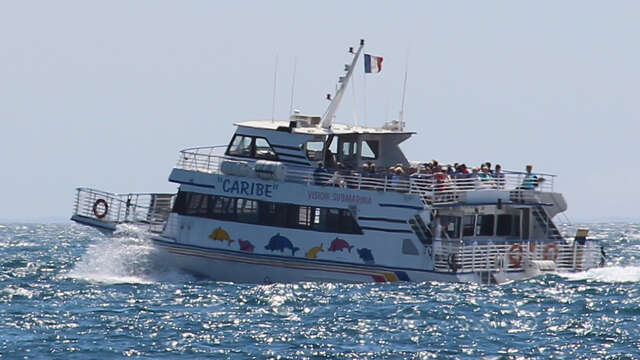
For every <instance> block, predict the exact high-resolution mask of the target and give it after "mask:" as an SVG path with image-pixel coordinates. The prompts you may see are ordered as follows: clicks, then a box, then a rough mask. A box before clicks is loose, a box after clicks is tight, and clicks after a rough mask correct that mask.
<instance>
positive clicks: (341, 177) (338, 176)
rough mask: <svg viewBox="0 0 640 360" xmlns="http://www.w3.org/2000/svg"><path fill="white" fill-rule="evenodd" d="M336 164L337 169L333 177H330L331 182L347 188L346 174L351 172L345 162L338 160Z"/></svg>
mask: <svg viewBox="0 0 640 360" xmlns="http://www.w3.org/2000/svg"><path fill="white" fill-rule="evenodd" d="M336 165H337V169H336V171H334V172H333V176H332V177H331V179H329V184H331V185H333V186H336V187H340V188H346V187H347V181H346V179H345V176H346V175H348V174H349V171H348V170H346V169H345V167H344V164H342V163H341V162H338V163H337V164H336Z"/></svg>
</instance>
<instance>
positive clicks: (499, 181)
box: [493, 164, 506, 189]
mask: <svg viewBox="0 0 640 360" xmlns="http://www.w3.org/2000/svg"><path fill="white" fill-rule="evenodd" d="M493 177H494V178H495V180H496V188H497V189H504V186H505V185H506V179H505V177H504V173H503V172H502V166H501V165H500V164H496V170H495V171H494V172H493Z"/></svg>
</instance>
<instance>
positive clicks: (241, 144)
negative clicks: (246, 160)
mask: <svg viewBox="0 0 640 360" xmlns="http://www.w3.org/2000/svg"><path fill="white" fill-rule="evenodd" d="M252 142H253V138H252V137H250V136H243V135H236V136H234V137H233V140H232V141H231V145H229V150H228V151H227V154H228V155H233V156H244V157H251V143H252Z"/></svg>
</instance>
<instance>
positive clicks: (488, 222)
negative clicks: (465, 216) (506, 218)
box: [476, 215, 494, 236]
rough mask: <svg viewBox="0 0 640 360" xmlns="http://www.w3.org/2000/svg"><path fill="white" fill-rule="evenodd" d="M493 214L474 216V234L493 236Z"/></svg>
mask: <svg viewBox="0 0 640 360" xmlns="http://www.w3.org/2000/svg"><path fill="white" fill-rule="evenodd" d="M493 222H494V216H493V215H478V217H477V218H476V235H477V236H493Z"/></svg>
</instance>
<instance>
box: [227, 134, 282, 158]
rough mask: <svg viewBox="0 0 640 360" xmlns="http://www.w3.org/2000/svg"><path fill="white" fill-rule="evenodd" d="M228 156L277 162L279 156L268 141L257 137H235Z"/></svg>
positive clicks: (228, 150)
mask: <svg viewBox="0 0 640 360" xmlns="http://www.w3.org/2000/svg"><path fill="white" fill-rule="evenodd" d="M227 155H231V156H242V157H249V158H256V159H266V160H277V159H278V156H277V155H276V152H275V151H274V150H273V148H272V147H271V145H270V144H269V142H268V141H267V139H265V138H262V137H255V136H245V135H235V136H234V137H233V140H231V144H229V148H228V149H227Z"/></svg>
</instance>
